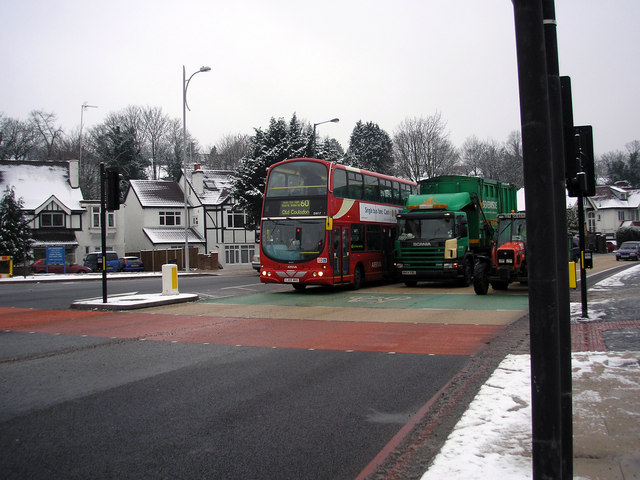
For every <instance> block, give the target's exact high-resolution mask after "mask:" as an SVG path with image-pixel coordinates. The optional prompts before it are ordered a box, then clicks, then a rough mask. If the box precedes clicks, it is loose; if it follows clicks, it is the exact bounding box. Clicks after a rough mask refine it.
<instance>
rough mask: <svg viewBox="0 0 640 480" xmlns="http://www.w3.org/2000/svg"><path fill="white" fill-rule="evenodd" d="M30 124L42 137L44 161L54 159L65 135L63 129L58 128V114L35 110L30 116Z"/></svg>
mask: <svg viewBox="0 0 640 480" xmlns="http://www.w3.org/2000/svg"><path fill="white" fill-rule="evenodd" d="M29 122H30V124H31V125H32V126H33V129H34V130H35V132H36V133H37V134H38V135H37V136H38V137H40V140H41V142H42V146H43V152H42V155H41V156H42V157H44V158H43V160H51V159H54V158H55V157H56V156H57V154H58V150H59V143H60V140H61V137H62V135H63V131H62V128H60V127H58V126H56V114H55V113H47V112H44V111H42V110H33V111H32V112H31V113H30V115H29Z"/></svg>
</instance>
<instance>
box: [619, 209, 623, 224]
mask: <svg viewBox="0 0 640 480" xmlns="http://www.w3.org/2000/svg"><path fill="white" fill-rule="evenodd" d="M618 220H620V221H621V222H624V210H618Z"/></svg>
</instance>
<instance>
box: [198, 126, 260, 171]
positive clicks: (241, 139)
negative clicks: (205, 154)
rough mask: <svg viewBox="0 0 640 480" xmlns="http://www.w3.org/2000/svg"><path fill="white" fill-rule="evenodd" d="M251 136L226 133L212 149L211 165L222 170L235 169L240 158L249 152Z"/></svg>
mask: <svg viewBox="0 0 640 480" xmlns="http://www.w3.org/2000/svg"><path fill="white" fill-rule="evenodd" d="M250 147H251V137H250V136H249V135H245V134H241V133H236V134H227V135H224V136H223V137H222V138H221V139H220V140H219V141H218V144H217V145H216V146H215V147H213V148H212V149H211V150H210V153H209V162H208V163H209V165H210V166H211V167H214V168H217V169H220V170H235V169H237V168H238V165H239V164H240V160H241V159H242V158H243V157H245V156H246V155H247V154H248V153H249V149H250Z"/></svg>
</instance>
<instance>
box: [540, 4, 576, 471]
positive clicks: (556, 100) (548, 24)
mask: <svg viewBox="0 0 640 480" xmlns="http://www.w3.org/2000/svg"><path fill="white" fill-rule="evenodd" d="M542 14H543V24H544V36H545V51H546V57H547V75H548V81H549V102H550V103H549V108H550V110H549V111H550V119H551V142H552V143H551V145H552V155H553V157H552V162H553V194H554V195H555V196H556V200H555V204H556V206H557V207H558V208H557V209H556V210H555V214H556V215H555V222H556V241H555V251H556V253H557V255H558V259H557V264H556V269H557V273H556V274H557V278H558V283H557V289H558V341H559V355H560V359H559V368H560V395H561V400H560V402H561V441H562V478H567V479H568V478H573V397H572V379H571V309H570V307H569V304H570V296H569V268H568V265H569V251H568V249H567V237H568V231H567V211H566V202H565V198H566V195H567V191H566V180H565V177H566V175H565V146H564V129H563V125H564V119H563V117H562V112H563V108H562V107H563V104H562V86H561V82H560V67H559V61H558V40H557V31H556V30H557V22H556V12H555V5H554V0H542ZM571 122H572V123H573V115H571Z"/></svg>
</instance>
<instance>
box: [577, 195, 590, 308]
mask: <svg viewBox="0 0 640 480" xmlns="http://www.w3.org/2000/svg"><path fill="white" fill-rule="evenodd" d="M578 239H579V242H580V243H579V245H580V293H581V297H582V318H589V311H588V308H587V269H586V268H584V251H585V247H586V245H585V244H586V241H585V231H584V195H583V193H582V192H581V191H580V192H579V193H578Z"/></svg>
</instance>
